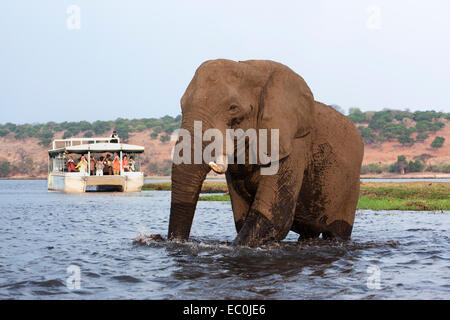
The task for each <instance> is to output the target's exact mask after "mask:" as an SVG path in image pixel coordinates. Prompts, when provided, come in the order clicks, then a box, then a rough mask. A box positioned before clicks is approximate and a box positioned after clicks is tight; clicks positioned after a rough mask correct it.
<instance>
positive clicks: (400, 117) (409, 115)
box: [392, 111, 414, 121]
mask: <svg viewBox="0 0 450 320" xmlns="http://www.w3.org/2000/svg"><path fill="white" fill-rule="evenodd" d="M392 113H393V115H394V118H395V120H398V121H402V120H403V119H404V118H409V119H412V118H413V116H414V114H413V113H412V112H409V111H392Z"/></svg>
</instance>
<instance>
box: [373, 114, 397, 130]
mask: <svg viewBox="0 0 450 320" xmlns="http://www.w3.org/2000/svg"><path fill="white" fill-rule="evenodd" d="M392 120H393V117H392V113H391V111H389V110H383V111H378V112H375V114H374V115H373V117H372V119H371V120H370V123H369V127H370V128H372V129H381V128H383V127H384V126H385V125H386V124H387V123H389V122H392Z"/></svg>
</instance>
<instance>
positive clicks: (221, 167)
mask: <svg viewBox="0 0 450 320" xmlns="http://www.w3.org/2000/svg"><path fill="white" fill-rule="evenodd" d="M208 164H209V166H210V167H211V169H213V170H214V172H216V173H219V174H222V173H225V172H226V171H227V169H228V161H227V157H226V156H224V155H223V154H221V155H219V156H218V157H217V158H216V162H214V161H211V162H210V163H208Z"/></svg>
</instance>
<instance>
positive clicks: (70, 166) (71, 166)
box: [66, 156, 77, 172]
mask: <svg viewBox="0 0 450 320" xmlns="http://www.w3.org/2000/svg"><path fill="white" fill-rule="evenodd" d="M66 165H67V171H68V172H76V171H77V169H75V161H73V157H72V156H69V160H67V162H66Z"/></svg>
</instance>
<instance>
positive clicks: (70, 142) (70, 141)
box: [52, 138, 120, 150]
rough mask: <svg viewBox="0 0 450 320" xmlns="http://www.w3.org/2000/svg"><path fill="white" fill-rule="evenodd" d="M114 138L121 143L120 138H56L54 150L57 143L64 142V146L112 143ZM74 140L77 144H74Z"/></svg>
mask: <svg viewBox="0 0 450 320" xmlns="http://www.w3.org/2000/svg"><path fill="white" fill-rule="evenodd" d="M112 140H114V142H117V143H120V138H69V139H56V140H53V145H52V147H53V150H55V149H56V144H57V143H61V142H62V143H64V148H66V147H72V146H74V145H80V144H96V143H105V142H106V143H111V141H112ZM74 142H75V143H76V144H74Z"/></svg>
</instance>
